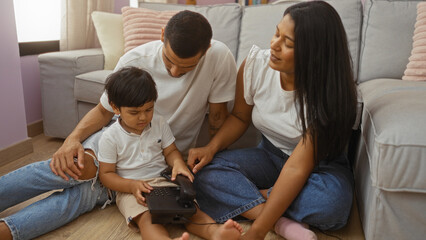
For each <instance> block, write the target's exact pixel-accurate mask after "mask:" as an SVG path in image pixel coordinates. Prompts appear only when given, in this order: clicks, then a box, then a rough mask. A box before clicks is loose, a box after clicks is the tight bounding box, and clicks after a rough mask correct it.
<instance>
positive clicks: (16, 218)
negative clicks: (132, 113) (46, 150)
mask: <svg viewBox="0 0 426 240" xmlns="http://www.w3.org/2000/svg"><path fill="white" fill-rule="evenodd" d="M211 38H212V30H211V26H210V24H209V23H208V21H207V19H205V18H204V17H203V16H202V15H200V14H198V13H194V12H191V11H182V12H179V13H178V14H176V15H175V16H173V17H172V18H171V19H170V21H169V22H168V24H167V26H166V28H165V29H163V31H162V34H161V41H154V42H150V43H147V44H144V45H142V46H139V47H137V48H135V49H133V50H131V51H129V52H128V53H126V54H125V55H124V56H123V57H122V58H121V59H120V61H119V62H118V64H117V66H116V68H115V71H116V70H118V69H120V68H122V67H124V66H135V67H139V68H142V69H144V70H146V71H147V72H149V73H150V74H151V75H152V77H153V79H154V81H155V82H156V84H157V88H158V93H159V97H158V99H157V102H156V108H155V111H156V113H157V114H159V115H162V116H163V117H164V118H165V119H166V120H167V122H168V123H169V125H170V127H171V129H172V132H173V134H174V135H175V137H176V145H177V147H178V148H179V150H180V151H181V152H182V153H183V154H184V155H186V154H187V153H188V150H189V148H191V147H194V145H195V141H196V139H197V136H198V133H199V130H200V128H201V124H202V122H203V119H204V116H205V114H206V112H207V110H208V112H209V125H210V129H209V132H210V134H211V135H214V134H215V132H216V130H217V129H219V127H220V126H221V125H222V123H223V122H224V120H225V118H226V116H227V114H228V111H227V107H226V106H227V102H228V101H231V100H232V99H233V97H234V89H235V79H236V71H237V70H236V65H235V60H234V58H233V56H232V53H231V52H230V50H229V49H228V48H227V47H226V46H225V45H224V44H223V43H221V42H218V41H214V40H211ZM113 116H114V114H113V112H112V108H111V106H109V104H108V96H107V95H106V94H105V93H104V94H103V95H102V97H101V99H100V103H99V104H98V105H97V106H96V107H95V108H93V109H92V110H91V111H90V112H88V113H87V114H86V116H84V118H83V119H82V120H81V121H80V122H79V124H78V125H77V126H76V128H75V129H74V131H73V132H72V133H71V134H70V135H69V136H68V137H67V139H65V141H64V144H63V145H62V146H61V147H60V148H59V149H58V151H57V152H56V153H55V154H54V155H53V158H52V159H51V160H47V161H43V162H38V163H34V164H30V165H27V166H25V167H23V168H21V169H18V170H17V171H14V172H11V173H9V174H7V175H5V176H2V177H0V186H1V187H0V211H3V210H5V209H6V208H8V207H10V206H13V205H16V204H18V203H20V202H22V201H25V200H27V199H29V198H31V197H34V196H37V195H39V194H41V193H43V192H46V191H50V190H53V189H61V188H64V191H62V192H60V193H55V194H54V195H52V196H50V197H48V198H46V199H43V200H40V201H38V202H36V203H34V204H32V205H30V206H29V207H28V208H25V209H22V210H21V211H19V212H18V213H16V214H14V215H11V216H8V217H6V218H4V219H0V238H1V239H12V236H13V238H14V239H20V238H22V239H28V238H33V237H36V236H38V235H41V234H44V233H46V232H49V231H52V230H54V229H56V228H58V227H61V226H62V225H64V224H66V223H68V222H69V221H72V220H73V219H75V218H77V217H78V216H80V215H81V214H83V213H85V212H87V211H90V210H92V209H93V208H94V206H95V205H96V204H107V203H109V202H111V201H112V200H113V196H112V194H108V192H109V191H108V190H107V189H106V188H104V187H103V186H101V185H100V184H99V182H97V181H96V177H95V178H93V176H95V175H96V174H95V173H96V171H97V161H94V160H93V159H96V153H97V144H98V140H99V137H100V135H101V133H102V131H99V132H97V133H96V134H93V133H95V132H96V131H98V130H100V129H101V128H102V127H104V126H106V125H107V124H108V123H109V122H110V121H111V119H112V118H113ZM89 136H90V137H89ZM86 138H87V139H86ZM84 140H85V142H84V144H83V145H82V144H81V142H82V141H84ZM74 159H76V161H77V162H76V163H75V160H74ZM52 172H53V173H54V174H52ZM82 179H89V180H82ZM4 186H5V187H4ZM8 186H9V187H8ZM10 196H13V199H11V198H10ZM7 197H9V198H7ZM63 206H66V207H63Z"/></svg>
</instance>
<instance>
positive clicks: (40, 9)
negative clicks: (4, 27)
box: [13, 0, 61, 56]
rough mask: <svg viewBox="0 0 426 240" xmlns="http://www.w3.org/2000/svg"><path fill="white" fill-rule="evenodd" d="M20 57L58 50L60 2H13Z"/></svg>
mask: <svg viewBox="0 0 426 240" xmlns="http://www.w3.org/2000/svg"><path fill="white" fill-rule="evenodd" d="M13 3H14V8H15V20H16V31H17V34H18V42H19V50H20V54H21V56H24V55H33V54H40V53H43V52H49V51H58V50H59V38H60V34H61V32H60V29H61V1H60V0H13Z"/></svg>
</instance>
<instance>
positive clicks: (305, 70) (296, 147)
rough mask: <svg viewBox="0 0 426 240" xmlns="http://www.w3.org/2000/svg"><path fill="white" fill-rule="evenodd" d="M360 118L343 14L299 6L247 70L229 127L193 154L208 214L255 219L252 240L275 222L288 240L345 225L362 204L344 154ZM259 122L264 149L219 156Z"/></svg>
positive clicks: (316, 4)
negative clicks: (354, 202)
mask: <svg viewBox="0 0 426 240" xmlns="http://www.w3.org/2000/svg"><path fill="white" fill-rule="evenodd" d="M355 117H356V86H355V83H354V79H353V73H352V68H351V59H350V54H349V50H348V43H347V38H346V33H345V30H344V27H343V25H342V22H341V19H340V17H339V15H338V13H337V12H336V11H335V10H334V8H333V7H331V6H330V5H329V4H328V3H326V2H323V1H313V2H303V3H299V4H296V5H293V6H291V7H289V8H288V9H287V10H286V11H285V12H284V17H283V18H282V20H281V22H280V23H279V24H278V25H277V26H276V33H275V35H274V36H273V37H272V40H271V48H270V50H260V49H259V48H258V47H256V46H253V48H252V49H251V51H250V53H249V54H248V56H247V58H246V60H245V61H244V63H243V64H242V65H241V67H240V70H239V73H238V76H237V88H236V94H235V105H234V109H233V111H232V113H231V114H230V115H229V116H228V118H227V120H226V122H225V123H224V124H223V126H222V127H221V129H220V130H219V132H218V133H217V134H216V135H215V137H214V138H213V139H212V140H211V141H210V143H209V144H208V145H206V146H205V147H203V148H196V149H191V150H190V153H189V157H188V164H189V166H190V167H191V168H192V169H193V172H194V173H196V177H195V182H194V184H195V187H196V190H197V200H198V203H199V204H200V206H201V209H202V210H203V211H205V212H206V213H207V214H209V215H210V216H211V217H213V218H214V219H215V220H216V221H218V222H223V221H225V220H226V219H229V218H233V217H235V216H238V215H242V216H244V217H246V218H249V219H255V221H254V222H253V224H252V226H251V228H250V229H249V230H248V231H247V232H246V234H245V235H244V236H243V237H242V238H243V239H263V238H264V237H265V236H266V234H267V233H268V231H269V230H271V229H272V228H273V227H274V224H275V231H276V232H277V233H278V234H280V235H282V236H283V237H285V238H286V239H315V238H316V236H315V234H314V233H313V232H312V231H310V230H309V229H307V228H305V227H307V225H310V226H313V227H316V228H319V229H323V230H326V229H338V228H341V227H343V226H344V225H345V224H346V222H347V219H348V216H349V213H350V209H351V206H352V197H353V195H352V191H353V176H352V172H351V169H350V166H349V163H348V160H347V158H346V156H345V154H344V152H345V148H346V145H347V143H348V141H349V138H350V134H351V128H352V126H353V124H354V122H355ZM251 121H253V124H254V126H255V127H256V128H257V129H258V130H260V132H261V133H262V141H261V143H260V144H259V146H258V147H257V148H251V149H240V150H234V151H223V152H219V151H221V150H224V149H226V148H227V147H228V146H229V145H230V144H232V143H233V142H234V141H236V140H237V139H238V138H239V137H240V136H241V135H242V134H243V133H244V132H245V130H246V129H247V127H248V126H249V124H250V122H251ZM218 152H219V153H218ZM216 153H217V154H216ZM215 154H216V155H215ZM213 156H214V159H213ZM212 159H213V161H212ZM208 163H210V164H208ZM207 164H208V165H207ZM291 219H292V220H291Z"/></svg>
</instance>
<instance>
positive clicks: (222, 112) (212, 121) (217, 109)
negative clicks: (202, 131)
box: [209, 102, 229, 139]
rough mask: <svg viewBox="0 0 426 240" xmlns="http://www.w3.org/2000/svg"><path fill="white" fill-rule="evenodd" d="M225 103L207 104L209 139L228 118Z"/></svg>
mask: <svg viewBox="0 0 426 240" xmlns="http://www.w3.org/2000/svg"><path fill="white" fill-rule="evenodd" d="M228 113H229V112H228V108H227V103H226V102H224V103H209V135H210V139H212V138H213V136H214V135H215V134H216V133H217V131H218V130H219V128H220V127H221V126H222V124H223V123H224V122H225V120H226V118H227V117H228Z"/></svg>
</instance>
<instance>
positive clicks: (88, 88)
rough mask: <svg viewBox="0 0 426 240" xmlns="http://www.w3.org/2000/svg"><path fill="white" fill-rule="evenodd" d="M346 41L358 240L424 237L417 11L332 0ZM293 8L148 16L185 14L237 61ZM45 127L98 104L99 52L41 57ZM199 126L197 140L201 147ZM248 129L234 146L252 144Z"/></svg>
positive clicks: (378, 1) (423, 105)
mask: <svg viewBox="0 0 426 240" xmlns="http://www.w3.org/2000/svg"><path fill="white" fill-rule="evenodd" d="M328 2H329V3H330V4H332V5H333V6H334V7H335V8H336V10H337V11H338V12H339V14H340V16H341V17H342V20H343V24H344V26H345V28H346V32H347V35H348V40H349V45H350V51H351V54H352V59H353V66H354V71H355V75H356V79H357V83H358V84H359V90H360V93H361V97H362V99H363V105H364V107H363V111H362V120H361V125H360V134H359V138H358V139H359V140H358V141H355V143H356V144H353V145H352V149H354V151H353V152H354V156H353V158H354V175H355V184H356V196H357V203H358V207H359V214H360V218H361V222H362V226H363V229H364V234H365V237H366V239H424V236H426V228H425V226H426V171H425V170H426V127H425V126H424V124H425V123H426V82H409V81H402V80H401V78H402V76H403V74H404V70H405V68H406V65H407V63H408V57H409V56H410V53H411V49H412V36H413V31H414V23H415V21H416V5H417V3H419V2H420V1H397V0H394V1H387V0H374V1H373V0H366V1H365V6H363V5H362V3H361V1H360V0H331V1H328ZM290 4H293V3H292V2H287V3H281V4H276V5H261V6H250V7H241V6H240V5H238V4H226V5H215V6H186V5H161V4H148V3H141V5H140V7H146V8H151V9H156V10H166V9H190V10H194V11H197V12H200V13H202V14H203V15H205V16H206V18H207V19H208V20H209V21H210V22H211V24H212V27H213V32H214V35H213V37H214V38H215V39H217V40H220V41H222V42H224V43H225V44H227V46H228V47H229V48H230V49H231V51H232V53H233V54H234V56H235V59H236V61H237V64H238V65H239V64H240V63H241V62H242V60H243V59H244V57H245V56H246V54H247V53H248V51H249V49H250V47H251V46H252V45H253V44H257V45H258V46H260V47H262V48H268V47H269V42H270V38H271V36H272V35H273V33H274V31H275V25H276V24H277V23H278V22H279V20H280V19H281V17H282V14H283V12H284V9H285V8H286V7H288V6H289V5H290ZM39 62H40V72H41V81H42V84H41V88H42V104H43V123H44V131H45V134H46V135H48V136H53V137H60V138H65V137H66V136H67V135H68V134H69V133H70V132H71V131H72V129H73V128H74V127H75V125H76V124H77V122H78V121H79V120H80V119H81V118H82V117H83V116H84V114H85V113H86V112H87V111H88V110H90V109H91V108H92V107H93V106H94V105H95V104H97V103H98V102H99V97H100V95H101V93H102V91H103V87H104V81H105V78H106V76H107V75H108V74H110V73H111V71H109V70H103V65H104V64H103V54H102V50H101V49H86V50H77V51H67V52H55V53H47V54H43V55H40V56H39ZM205 133H206V131H205V130H202V132H201V133H200V136H199V144H200V145H202V144H203V143H205V142H206V141H208V140H207V139H206V134H205ZM257 140H258V134H257V133H256V131H253V130H252V132H251V133H248V134H246V135H245V136H243V137H242V140H241V141H240V144H239V145H237V147H242V146H250V145H253V144H255V143H256V142H257Z"/></svg>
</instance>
